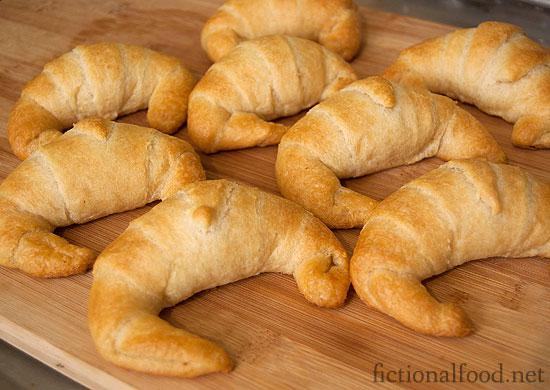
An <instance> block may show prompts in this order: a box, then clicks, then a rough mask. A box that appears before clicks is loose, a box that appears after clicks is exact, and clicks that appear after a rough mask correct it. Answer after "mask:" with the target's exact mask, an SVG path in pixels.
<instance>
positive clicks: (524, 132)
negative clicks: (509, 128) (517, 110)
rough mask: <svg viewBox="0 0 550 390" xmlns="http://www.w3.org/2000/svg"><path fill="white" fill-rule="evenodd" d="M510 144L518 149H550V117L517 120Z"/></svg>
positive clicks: (525, 117) (526, 117)
mask: <svg viewBox="0 0 550 390" xmlns="http://www.w3.org/2000/svg"><path fill="white" fill-rule="evenodd" d="M512 144H514V146H517V147H519V148H535V149H550V115H549V116H534V115H531V116H523V117H521V118H519V120H518V121H517V122H516V124H515V125H514V131H513V132H512Z"/></svg>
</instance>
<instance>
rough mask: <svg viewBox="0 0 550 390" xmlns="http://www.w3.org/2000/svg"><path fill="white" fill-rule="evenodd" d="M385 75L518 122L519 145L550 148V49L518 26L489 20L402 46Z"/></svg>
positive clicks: (516, 142)
mask: <svg viewBox="0 0 550 390" xmlns="http://www.w3.org/2000/svg"><path fill="white" fill-rule="evenodd" d="M383 76H384V77H386V78H388V79H389V80H392V81H398V82H401V83H405V84H409V85H423V86H425V87H426V88H428V89H429V90H430V91H433V92H437V93H442V94H444V95H448V96H450V97H452V98H455V99H458V100H460V101H463V102H466V103H470V104H474V105H475V106H476V107H477V108H479V109H480V110H482V111H484V112H486V113H488V114H491V115H496V116H499V117H502V118H503V119H505V120H506V121H508V122H512V123H515V125H514V130H513V132H512V143H513V144H514V145H515V146H519V147H532V148H550V50H549V48H545V47H543V46H541V45H539V44H538V43H536V42H535V41H533V40H531V39H529V38H528V37H527V36H525V33H524V31H523V30H522V29H521V28H520V27H518V26H515V25H513V24H508V23H501V22H485V23H481V24H480V25H479V26H477V27H476V28H469V29H463V30H457V31H455V32H452V33H450V34H448V35H445V36H442V37H439V38H434V39H429V40H427V41H424V42H422V43H419V44H417V45H415V46H412V47H410V48H408V49H405V50H403V51H402V52H401V53H400V54H399V57H398V59H397V61H395V62H394V63H393V64H392V65H391V66H390V67H389V68H388V69H387V70H386V71H385V72H384V73H383Z"/></svg>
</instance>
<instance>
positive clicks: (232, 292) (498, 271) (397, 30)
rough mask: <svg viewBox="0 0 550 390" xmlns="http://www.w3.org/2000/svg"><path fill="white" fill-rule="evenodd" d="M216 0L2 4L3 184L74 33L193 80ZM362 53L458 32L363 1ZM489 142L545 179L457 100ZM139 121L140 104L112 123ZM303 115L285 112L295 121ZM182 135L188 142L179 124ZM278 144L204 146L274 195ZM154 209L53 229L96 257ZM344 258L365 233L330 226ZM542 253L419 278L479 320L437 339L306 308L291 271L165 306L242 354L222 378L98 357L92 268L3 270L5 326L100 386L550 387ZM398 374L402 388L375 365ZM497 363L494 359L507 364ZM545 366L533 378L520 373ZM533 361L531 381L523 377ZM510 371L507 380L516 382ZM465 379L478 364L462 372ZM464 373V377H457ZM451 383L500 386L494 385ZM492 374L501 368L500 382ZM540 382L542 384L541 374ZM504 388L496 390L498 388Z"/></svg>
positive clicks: (353, 310) (170, 314) (401, 175)
mask: <svg viewBox="0 0 550 390" xmlns="http://www.w3.org/2000/svg"><path fill="white" fill-rule="evenodd" d="M221 3H222V1H221V0H208V1H206V0H186V1H177V0H158V1H155V2H148V1H144V0H133V1H125V2H118V1H110V0H103V1H100V2H86V1H82V0H75V1H69V0H53V1H30V0H26V1H18V0H4V1H1V2H0V36H2V37H3V38H4V39H2V41H1V42H0V52H1V53H2V56H0V178H1V179H3V178H5V177H6V176H7V175H8V174H9V172H11V171H12V170H13V169H14V168H15V167H16V166H17V165H18V164H19V160H18V159H17V158H16V157H15V156H14V155H13V154H12V153H11V149H10V147H9V144H8V142H7V139H6V123H7V119H8V115H9V111H10V109H11V106H12V105H13V104H14V103H15V101H16V100H17V99H18V97H19V94H20V91H21V89H22V88H23V86H24V85H25V84H26V83H27V82H28V81H29V80H30V79H31V78H32V77H33V76H34V75H36V74H37V73H39V72H40V70H41V69H42V66H43V65H44V64H45V63H46V62H48V61H50V60H52V59H54V58H56V57H58V56H59V55H61V54H63V53H65V52H67V51H69V50H71V49H72V48H73V47H74V46H75V45H77V44H81V43H92V42H97V41H104V40H113V41H120V42H124V43H129V44H138V45H143V46H147V47H150V48H152V49H155V50H159V51H162V52H165V53H167V54H170V55H174V56H176V57H178V58H180V59H182V60H183V61H184V62H186V64H188V65H189V67H190V69H191V70H192V71H193V73H194V74H195V75H196V76H199V77H200V75H202V74H203V73H204V72H205V71H206V69H207V68H208V66H209V65H210V61H209V60H208V58H207V56H206V54H205V53H204V52H203V51H202V50H201V48H200V43H199V35H200V29H201V27H202V25H203V23H204V22H205V21H206V19H207V18H208V16H209V15H211V14H212V13H213V12H214V11H215V9H216V8H217V7H218V6H219V5H220V4H221ZM361 14H362V17H363V26H364V36H365V39H364V41H363V47H362V49H361V53H360V55H359V57H358V58H356V59H355V60H354V61H353V63H352V65H353V67H354V68H355V69H356V71H357V72H358V74H359V76H360V77H366V76H370V75H375V74H378V73H380V72H381V71H382V70H384V69H385V67H387V66H388V65H389V64H390V63H391V62H392V61H393V60H394V59H395V57H396V56H397V53H398V52H399V50H401V49H403V48H405V47H407V46H409V45H411V44H414V43H416V42H418V41H420V40H423V39H426V38H430V37H435V36H438V35H441V34H444V33H447V32H449V31H451V30H453V28H452V27H450V26H443V25H440V24H436V23H432V22H427V21H423V20H417V19H411V18H407V17H403V16H398V15H392V14H387V13H383V12H379V11H374V10H368V9H362V10H361ZM466 109H467V110H468V111H470V112H471V113H472V114H473V115H474V116H476V117H477V118H478V119H480V120H481V121H482V122H483V123H484V124H485V125H486V126H487V127H488V129H489V130H490V131H491V133H492V134H493V135H494V136H495V138H496V140H497V141H498V142H499V144H500V145H501V146H502V148H503V149H504V151H505V152H506V153H507V155H508V156H509V160H510V163H512V164H516V165H519V166H522V167H523V168H525V169H527V170H529V171H530V172H532V173H534V174H536V175H538V176H540V177H543V178H546V179H547V180H550V151H544V150H541V151H529V150H522V149H517V148H514V147H513V146H512V145H511V143H510V134H511V130H512V126H511V125H510V124H508V123H506V122H504V121H502V120H501V119H499V118H495V117H489V116H487V115H485V114H483V113H481V112H479V111H478V110H476V109H475V108H472V107H469V106H466ZM121 120H122V121H125V122H131V123H136V124H142V125H145V124H146V120H145V113H144V112H140V113H137V114H134V115H131V116H128V117H125V118H122V119H121ZM295 120H296V117H293V118H286V119H283V120H282V122H284V123H292V122H293V121H295ZM178 136H180V137H182V138H184V139H187V132H186V129H182V130H181V131H180V132H179V133H178ZM276 153H277V148H276V147H267V148H252V149H248V150H240V151H234V152H222V153H217V154H215V155H210V156H207V155H201V159H202V162H203V164H204V166H205V169H206V171H207V176H208V178H210V179H214V178H219V177H225V178H230V179H233V180H236V181H238V182H241V183H245V184H252V185H256V186H258V187H260V188H262V189H264V190H267V191H270V192H274V193H278V190H277V186H276V182H275V178H274V162H275V157H276ZM441 163H442V161H440V160H438V159H436V158H432V159H428V160H425V161H422V162H420V163H417V164H414V165H411V166H408V167H399V168H395V169H391V170H388V171H384V172H380V173H377V174H373V175H369V176H367V177H363V178H360V179H353V180H345V181H344V182H345V185H347V186H349V187H350V188H353V189H355V190H357V191H360V192H362V193H364V194H366V195H368V196H371V197H373V198H375V199H383V198H385V197H386V196H388V195H389V194H390V193H392V192H393V191H395V190H396V189H397V188H399V187H400V186H401V185H402V184H404V183H406V182H408V181H410V180H412V179H414V178H416V177H418V176H419V175H421V174H423V173H425V172H427V171H429V170H431V169H433V168H435V167H437V166H439V165H440V164H441ZM150 207H151V206H146V207H143V208H141V209H139V210H134V211H130V212H126V213H122V214H117V215H112V216H109V217H106V218H102V219H100V220H97V221H94V222H91V223H88V224H86V225H81V226H72V227H68V228H64V229H58V233H59V234H61V235H63V236H64V237H66V238H68V239H69V240H71V241H73V242H76V243H79V244H81V245H84V246H87V247H89V248H91V249H93V250H95V251H98V252H99V251H101V250H102V249H103V248H104V247H105V246H106V245H107V244H108V243H109V242H111V241H112V240H113V239H114V238H116V237H117V235H118V234H120V233H121V232H122V231H123V230H124V229H125V228H126V226H127V225H128V223H129V221H131V220H132V219H134V218H135V217H137V216H139V215H142V214H143V213H144V212H146V211H147V210H149V209H150ZM335 233H336V234H337V236H338V238H340V239H341V240H342V242H343V244H344V245H345V247H346V249H347V250H348V252H349V253H350V254H351V252H352V250H353V246H354V245H355V242H356V240H357V237H358V234H359V230H358V229H354V230H349V231H336V232H335ZM548 271H549V270H548V261H547V260H544V259H541V258H529V259H518V260H514V259H500V258H496V259H489V260H483V261H475V262H471V263H467V264H465V265H463V266H461V267H458V268H457V269H454V270H452V271H449V272H447V273H445V274H443V275H440V276H437V277H434V278H432V279H430V280H428V281H427V283H426V285H427V286H428V289H429V290H430V291H431V292H432V293H433V294H434V295H435V296H436V297H437V298H438V299H440V300H442V301H447V302H454V303H456V304H458V305H459V306H461V307H462V308H464V309H465V311H466V312H467V313H468V315H469V316H470V318H471V319H472V321H473V323H474V324H475V326H476V332H475V334H474V335H472V336H469V337H466V338H462V339H446V338H433V337H428V336H423V335H420V334H417V333H414V332H413V331H411V330H408V329H406V328H404V327H403V326H401V325H400V324H399V323H397V322H396V321H394V320H393V319H391V318H390V317H388V316H385V315H383V314H381V313H378V312H376V311H374V310H372V309H369V308H367V307H366V305H364V304H363V303H362V302H361V301H360V300H359V298H358V297H357V295H356V294H355V293H354V292H353V290H351V291H350V293H349V298H348V301H347V303H346V305H345V306H344V307H343V308H340V309H333V310H330V309H322V308H318V307H315V306H313V305H311V304H308V303H307V302H306V301H305V300H304V299H303V297H302V296H301V295H300V294H299V292H298V289H297V287H296V285H295V283H294V281H293V279H292V277H290V276H284V275H276V274H265V275H260V276H258V277H255V278H251V279H247V280H242V281H240V282H237V283H233V284H231V285H229V286H224V287H220V288H217V289H214V290H210V291H204V292H202V293H199V294H197V295H196V296H194V297H192V298H191V299H189V300H187V301H185V302H183V303H181V304H179V305H178V306H176V307H175V308H171V309H168V310H165V311H163V312H162V317H163V318H165V319H167V320H168V321H170V322H171V323H172V324H174V325H176V326H179V327H182V328H185V329H187V330H188V331H191V332H195V333H197V334H199V335H201V336H203V337H207V338H209V339H211V340H213V341H215V342H217V343H219V344H220V345H221V346H222V347H223V348H225V349H226V351H227V352H228V353H229V355H230V356H231V357H232V358H233V360H234V362H235V365H236V367H235V370H234V371H233V372H232V373H230V374H212V375H206V376H204V377H199V378H196V379H190V380H185V379H174V378H166V377H156V376H151V375H145V374H140V373H135V372H132V371H127V370H124V369H120V368H118V367H116V366H113V365H112V364H109V363H107V362H105V361H103V360H102V359H101V358H100V357H99V356H98V354H97V353H96V351H95V349H94V346H93V344H92V340H91V337H90V334H89V331H88V327H87V318H86V312H87V302H88V294H89V288H90V286H91V281H92V276H91V274H89V273H88V274H86V275H80V276H74V277H70V278H65V279H56V280H40V279H35V278H32V277H29V276H27V275H24V274H23V273H21V272H17V271H14V270H10V269H7V268H3V267H2V268H0V291H1V299H0V335H1V337H2V338H3V339H5V340H6V341H8V342H10V343H12V344H14V345H15V346H17V347H18V348H20V349H23V350H25V351H27V352H29V353H30V354H32V355H33V356H36V357H37V358H38V359H40V360H42V361H44V362H45V363H47V364H49V365H50V366H52V367H54V368H55V369H57V370H59V371H61V372H63V373H65V374H66V375H68V376H70V377H72V378H74V379H76V380H77V381H79V382H81V383H83V384H84V385H86V386H89V387H92V388H97V389H113V388H116V389H125V388H138V389H153V388H162V389H166V390H168V389H176V388H182V387H185V388H188V389H219V388H227V389H237V388H238V389H242V388H245V389H246V388H262V389H298V388H315V389H333V388H335V387H336V386H338V387H341V388H346V389H364V388H369V387H370V386H372V385H373V384H374V383H373V382H374V380H375V379H376V380H377V382H378V383H376V384H377V385H380V386H381V387H383V388H418V389H420V388H426V387H427V386H429V387H430V388H449V387H458V386H459V383H455V384H452V383H451V386H449V384H446V383H426V380H425V378H424V381H422V382H423V383H422V382H419V383H415V382H414V380H415V379H419V378H420V374H417V376H416V378H413V377H411V378H410V381H409V382H410V383H407V372H410V373H411V374H413V373H414V372H415V371H417V370H418V371H424V372H425V371H426V370H434V371H437V372H441V371H442V370H447V371H449V372H451V371H452V367H453V364H455V367H456V369H458V367H459V366H458V365H459V364H461V363H463V364H466V366H463V367H465V369H466V370H477V372H481V371H483V370H487V371H489V372H491V373H492V372H493V371H495V370H499V369H500V367H502V374H503V377H502V380H503V382H504V383H507V382H506V381H507V380H510V381H512V380H513V379H514V378H513V371H519V370H521V371H522V372H523V374H524V378H523V379H524V382H523V383H513V384H514V388H523V387H525V388H527V387H529V388H533V387H535V388H541V389H542V388H545V385H547V383H548V381H550V352H549V351H550V338H549V337H548V336H549V335H548V328H549V325H550V274H549V272H548ZM376 363H382V364H383V367H382V368H380V366H378V367H379V370H382V371H384V372H385V373H386V374H387V373H388V371H390V370H399V369H401V370H403V379H405V381H401V383H391V382H389V381H388V379H399V378H398V377H397V378H396V377H390V378H387V377H386V378H385V379H386V381H385V382H383V383H380V380H381V377H380V374H379V375H378V376H377V377H376V378H375V377H374V376H373V371H374V367H375V364H376ZM500 364H502V366H500ZM538 370H542V372H541V375H542V378H541V379H542V380H544V381H545V382H540V381H535V382H533V383H527V378H529V379H531V380H532V379H533V378H535V377H536V375H538ZM529 371H532V372H536V375H535V376H533V375H530V376H529V377H527V376H525V375H527V374H528V372H529ZM518 375H519V374H516V378H515V379H516V380H519V376H518ZM472 378H473V374H471V376H470V377H469V379H472ZM456 379H457V380H458V377H457V378H456ZM467 379H468V378H466V377H464V378H463V381H464V383H462V384H460V388H468V387H470V388H474V387H475V388H494V387H495V386H499V385H500V386H506V384H495V383H494V382H491V381H489V382H488V383H481V382H480V379H484V377H483V378H478V381H477V383H468V380H467ZM495 379H497V380H498V379H499V377H498V376H497V377H495ZM536 379H538V378H536ZM503 388H505V387H503Z"/></svg>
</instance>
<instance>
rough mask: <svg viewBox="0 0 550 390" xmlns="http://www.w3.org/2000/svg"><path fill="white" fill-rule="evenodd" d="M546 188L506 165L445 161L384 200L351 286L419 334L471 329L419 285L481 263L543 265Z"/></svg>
mask: <svg viewBox="0 0 550 390" xmlns="http://www.w3.org/2000/svg"><path fill="white" fill-rule="evenodd" d="M549 221H550V183H547V182H543V181H540V180H538V179H536V178H535V177H534V176H532V175H531V174H529V173H528V172H525V171H523V170H522V169H520V168H518V167H514V166H510V165H504V164H493V163H490V162H487V161H484V160H481V159H472V160H459V161H451V162H449V163H446V164H444V165H442V166H441V167H440V168H438V169H436V170H434V171H431V172H429V173H427V174H425V175H423V176H421V177H420V178H418V179H416V180H413V181H412V182H410V183H409V184H407V185H405V186H403V187H402V188H401V189H399V190H398V191H396V192H395V193H394V194H392V195H390V196H389V197H388V198H387V199H385V200H384V201H382V202H381V203H380V204H379V205H378V207H376V209H375V210H374V211H373V212H372V214H371V215H370V217H369V219H368V221H367V222H366V224H365V226H364V228H363V230H362V231H361V234H360V236H359V240H358V242H357V246H356V247H355V251H354V253H353V257H352V259H351V279H352V283H353V286H354V288H355V291H356V292H357V294H358V295H359V296H360V297H361V299H362V300H363V301H364V302H365V303H366V304H367V305H369V306H372V307H374V308H376V309H378V310H380V311H382V312H384V313H386V314H389V315H390V316H392V317H394V318H396V319H397V320H398V321H400V322H401V323H403V324H404V325H405V326H408V327H410V328H412V329H414V330H416V331H418V332H421V333H425V334H429V335H436V336H465V335H467V334H469V333H470V332H472V331H473V326H472V325H471V322H470V321H469V320H468V318H467V317H466V315H465V314H464V312H463V311H462V310H461V309H459V308H458V307H456V306H454V305H453V304H449V303H439V302H437V301H436V300H435V299H434V298H433V297H432V296H431V295H430V293H429V292H428V291H427V290H426V289H425V288H424V286H423V285H422V284H421V281H422V280H423V279H426V278H429V277H430V276H432V275H437V274H440V273H442V272H445V271H447V270H450V269H452V268H453V267H456V266H458V265H460V264H462V263H465V262H466V261H469V260H474V259H483V258H487V257H495V256H499V257H500V256H502V257H529V256H544V257H550V223H549Z"/></svg>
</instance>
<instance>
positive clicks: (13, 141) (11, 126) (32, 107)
mask: <svg viewBox="0 0 550 390" xmlns="http://www.w3.org/2000/svg"><path fill="white" fill-rule="evenodd" d="M7 127H8V140H9V142H10V145H11V147H12V150H13V152H14V154H15V155H16V156H17V157H18V158H19V159H21V160H25V159H26V158H27V157H29V156H30V155H31V154H32V152H34V151H35V150H36V149H38V148H39V147H40V146H41V145H45V144H47V143H49V142H51V141H53V140H54V139H55V138H57V137H59V136H60V135H61V134H62V133H61V130H62V129H63V125H62V124H61V123H60V122H59V121H58V120H57V118H56V117H55V116H53V115H52V114H51V113H50V112H49V111H48V110H46V109H45V108H44V107H42V106H41V105H39V104H38V103H36V102H35V101H34V100H32V99H30V98H28V97H26V96H22V97H21V98H20V99H19V100H18V101H17V103H15V105H14V106H13V108H12V110H11V113H10V117H9V119H8V126H7Z"/></svg>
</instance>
